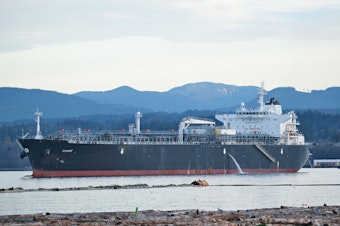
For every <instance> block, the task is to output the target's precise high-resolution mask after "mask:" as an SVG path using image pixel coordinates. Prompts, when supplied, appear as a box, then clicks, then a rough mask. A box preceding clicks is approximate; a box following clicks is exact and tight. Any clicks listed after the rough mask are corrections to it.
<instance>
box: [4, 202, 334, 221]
mask: <svg viewBox="0 0 340 226" xmlns="http://www.w3.org/2000/svg"><path fill="white" fill-rule="evenodd" d="M0 223H1V224H3V225H12V224H15V225H268V224H271V225H340V206H328V205H326V204H325V205H323V206H308V207H286V206H281V207H280V208H263V209H251V210H237V211H227V210H221V209H219V210H217V211H205V210H200V209H190V210H169V211H158V210H143V211H138V208H136V210H135V211H134V212H98V213H96V212H92V213H49V212H46V213H36V214H22V215H3V216H1V215H0Z"/></svg>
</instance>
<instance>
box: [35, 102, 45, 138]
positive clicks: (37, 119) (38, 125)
mask: <svg viewBox="0 0 340 226" xmlns="http://www.w3.org/2000/svg"><path fill="white" fill-rule="evenodd" d="M34 115H35V116H37V117H36V119H35V121H36V122H37V134H36V135H35V139H42V138H43V136H42V135H41V131H40V116H42V115H43V113H42V112H40V111H39V108H37V111H36V112H35V113H34Z"/></svg>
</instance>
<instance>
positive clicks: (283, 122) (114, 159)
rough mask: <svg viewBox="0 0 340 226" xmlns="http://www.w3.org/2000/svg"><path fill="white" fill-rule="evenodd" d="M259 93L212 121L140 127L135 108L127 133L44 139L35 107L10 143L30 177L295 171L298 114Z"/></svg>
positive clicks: (301, 149)
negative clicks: (32, 124)
mask: <svg viewBox="0 0 340 226" xmlns="http://www.w3.org/2000/svg"><path fill="white" fill-rule="evenodd" d="M265 94H266V92H265V90H264V88H263V84H262V86H261V88H260V89H259V92H258V104H259V106H258V107H257V108H254V109H249V108H246V107H245V104H244V103H241V105H240V107H239V109H237V110H236V112H235V113H234V114H217V115H215V119H207V118H198V117H186V118H183V119H182V120H181V121H180V123H179V126H178V131H174V130H172V131H152V130H144V131H142V130H141V118H142V116H143V115H142V113H140V112H137V113H136V115H135V121H134V123H131V124H130V125H129V126H128V129H127V130H119V131H105V132H93V131H82V130H81V129H78V130H76V132H73V133H71V132H67V131H62V132H60V133H59V134H58V135H56V136H55V137H51V136H48V137H44V136H43V135H42V133H41V130H40V117H41V116H42V113H41V112H39V111H38V110H37V111H36V112H35V116H36V122H37V131H36V135H35V136H34V137H30V138H29V137H28V134H26V135H25V136H22V137H21V138H19V139H18V140H17V141H18V144H19V145H20V147H21V148H22V152H21V154H20V157H21V158H25V157H26V156H27V157H28V158H29V160H30V163H31V166H32V171H33V174H32V176H33V177H83V176H146V175H191V174H194V175H207V174H231V173H282V172H284V173H294V172H297V171H299V170H300V169H301V168H302V167H303V166H304V164H305V163H306V161H307V160H308V157H309V149H308V145H307V144H306V143H305V140H304V136H303V134H301V133H300V132H299V131H298V128H297V127H298V125H299V122H298V120H297V115H296V114H295V112H294V111H289V112H287V113H283V112H282V107H281V104H280V102H279V101H277V100H276V99H274V98H271V99H270V100H269V101H268V102H264V95H265Z"/></svg>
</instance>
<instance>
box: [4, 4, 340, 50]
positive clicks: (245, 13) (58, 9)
mask: <svg viewBox="0 0 340 226" xmlns="http://www.w3.org/2000/svg"><path fill="white" fill-rule="evenodd" d="M339 11H340V3H339V2H338V1H335V0H330V1H322V0H301V1H294V0H287V1H279V0H271V1H267V0H259V1H244V0H201V1H200V0H174V1H168V0H157V1H156V0H151V1H139V0H127V1H110V0H106V1H105V0H103V1H90V0H83V1H66V0H61V1H38V0H26V1H16V0H3V1H1V3H0V21H2V22H1V23H0V31H1V33H0V41H1V44H0V52H1V51H2V52H3V51H10V50H20V49H21V48H34V47H36V46H39V45H48V44H58V43H67V42H83V41H99V40H110V39H112V38H117V37H131V36H133V37H155V38H161V39H164V40H168V41H176V42H229V41H249V40H256V39H273V38H280V39H339V37H340V30H339V29H340V12H339Z"/></svg>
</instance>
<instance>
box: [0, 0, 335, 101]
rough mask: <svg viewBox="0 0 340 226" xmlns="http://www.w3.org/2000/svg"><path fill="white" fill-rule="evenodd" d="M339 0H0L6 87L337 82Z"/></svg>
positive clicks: (0, 76)
mask: <svg viewBox="0 0 340 226" xmlns="http://www.w3.org/2000/svg"><path fill="white" fill-rule="evenodd" d="M339 75H340V1H338V0H336V1H335V0H327V1H325V0H298V1H296V0H285V1H282V0H256V1H250V0H247V1H245V0H223V1H222V0H124V1H118V0H98V1H93V0H91V1H90V0H49V1H46V0H0V87H19V88H28V89H32V88H36V89H43V90H53V91H58V92H61V93H67V94H72V93H76V92H79V91H107V90H112V89H115V88H117V87H120V86H130V87H132V88H135V89H137V90H140V91H161V92H163V91H167V90H169V89H171V88H174V87H178V86H182V85H185V84H188V83H196V82H215V83H224V84H231V85H238V86H246V85H247V86H248V85H250V86H260V85H261V82H262V81H264V83H265V88H266V90H271V89H273V88H276V87H294V88H296V89H297V90H300V91H311V90H323V89H326V88H328V87H334V86H336V87H339V86H340V76H339Z"/></svg>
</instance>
